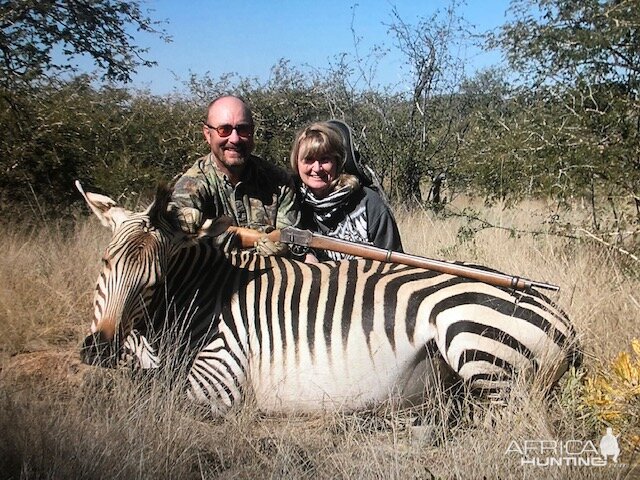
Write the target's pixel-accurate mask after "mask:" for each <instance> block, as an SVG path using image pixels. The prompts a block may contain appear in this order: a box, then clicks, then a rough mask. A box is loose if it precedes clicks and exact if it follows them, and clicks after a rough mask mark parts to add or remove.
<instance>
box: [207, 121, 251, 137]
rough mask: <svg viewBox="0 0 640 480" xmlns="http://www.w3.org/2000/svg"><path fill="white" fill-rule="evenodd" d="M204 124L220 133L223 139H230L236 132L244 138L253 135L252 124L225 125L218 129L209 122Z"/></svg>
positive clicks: (219, 126)
mask: <svg viewBox="0 0 640 480" xmlns="http://www.w3.org/2000/svg"><path fill="white" fill-rule="evenodd" d="M203 123H204V125H205V126H206V127H207V128H208V129H210V130H215V131H216V132H218V135H219V136H220V137H221V138H226V137H228V136H229V135H231V133H232V132H233V131H234V130H235V131H236V132H238V136H239V137H242V138H248V137H250V136H251V135H253V125H251V124H250V123H240V124H238V125H229V124H224V125H218V126H217V127H214V126H213V125H209V124H208V123H207V122H203Z"/></svg>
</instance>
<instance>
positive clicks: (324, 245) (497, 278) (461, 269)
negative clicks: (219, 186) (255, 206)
mask: <svg viewBox="0 0 640 480" xmlns="http://www.w3.org/2000/svg"><path fill="white" fill-rule="evenodd" d="M229 231H230V232H233V233H235V234H236V238H237V239H238V240H239V244H240V246H241V247H242V248H251V247H253V246H254V245H255V242H257V241H258V240H260V238H262V237H264V236H266V237H267V238H269V240H271V241H274V242H283V243H286V244H288V245H298V246H302V247H309V248H318V249H321V250H332V251H334V252H339V253H345V254H347V255H354V256H357V257H362V258H367V259H369V260H378V261H380V262H388V263H389V262H390V263H398V264H401V265H408V266H411V267H418V268H424V269H426V270H433V271H434V272H439V273H446V274H449V275H454V276H456V277H463V278H468V279H471V280H477V281H479V282H483V283H486V284H489V285H494V286H496V287H504V288H510V289H514V290H523V291H527V290H530V289H532V288H533V287H537V288H543V289H545V290H553V291H555V292H557V291H558V290H560V287H558V286H557V285H551V284H548V283H544V282H537V281H535V280H529V279H526V278H522V277H519V276H514V275H507V274H504V273H498V272H490V271H486V270H481V269H480V268H477V267H471V266H468V265H460V264H456V263H452V262H446V261H443V260H433V259H431V258H426V257H420V256H418V255H409V254H406V253H399V252H394V251H392V250H385V249H384V248H379V247H374V246H372V245H366V244H361V243H356V242H350V241H348V240H342V239H339V238H332V237H327V236H325V235H320V234H318V233H313V232H311V231H309V230H301V229H299V228H295V227H285V228H283V229H282V230H273V231H271V232H269V233H262V232H259V231H257V230H252V229H250V228H244V227H235V226H233V227H229Z"/></svg>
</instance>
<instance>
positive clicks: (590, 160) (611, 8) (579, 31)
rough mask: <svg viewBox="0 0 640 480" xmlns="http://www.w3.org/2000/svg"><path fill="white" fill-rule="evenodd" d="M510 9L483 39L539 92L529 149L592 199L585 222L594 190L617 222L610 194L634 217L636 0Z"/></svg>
mask: <svg viewBox="0 0 640 480" xmlns="http://www.w3.org/2000/svg"><path fill="white" fill-rule="evenodd" d="M511 10H512V13H513V15H514V17H515V18H514V20H512V21H510V22H508V23H506V24H505V25H504V26H503V27H502V28H501V29H500V31H499V32H498V33H497V34H495V35H492V36H491V37H490V39H489V40H490V42H489V46H490V47H499V48H501V49H502V50H503V51H504V52H505V54H506V58H507V60H508V61H509V64H510V66H511V67H512V68H513V69H514V70H515V71H516V72H519V73H520V74H521V79H520V85H521V87H522V89H521V91H522V92H523V93H524V92H535V95H536V96H537V97H538V98H541V99H542V98H544V102H541V103H539V104H538V107H539V108H536V109H532V110H531V113H532V115H533V116H532V117H530V119H531V121H530V122H528V125H529V127H533V126H535V127H534V128H532V129H531V134H532V136H531V138H536V139H538V141H537V145H535V146H534V147H535V151H536V155H537V156H538V157H539V158H541V159H548V160H551V159H555V160H557V163H556V165H555V167H556V168H558V170H556V171H555V173H557V175H558V179H559V180H561V182H559V185H560V186H561V187H562V188H563V189H564V191H565V192H570V194H573V195H575V194H580V195H586V196H588V197H590V198H591V201H592V205H594V221H593V227H594V228H596V229H597V228H600V226H601V225H600V223H599V221H598V219H597V217H596V212H595V205H596V202H595V197H596V196H600V197H602V198H606V199H608V201H609V203H610V205H611V207H612V209H613V212H614V213H615V216H616V219H617V220H616V222H618V215H617V213H616V208H617V206H616V202H620V201H621V200H622V201H621V202H620V203H625V202H626V201H627V200H629V199H633V200H634V201H635V208H636V216H637V219H640V100H639V97H638V92H639V89H640V0H514V1H512V4H511ZM545 105H546V106H548V108H545ZM550 109H552V110H553V115H548V113H549V112H550V111H551V110H550ZM536 116H537V118H536ZM539 166H540V167H541V168H546V169H547V170H549V171H551V170H550V169H551V167H552V165H551V164H546V165H544V164H541V165H539ZM626 203H628V202H626ZM636 221H637V220H636ZM620 226H621V225H620V224H618V225H616V227H620Z"/></svg>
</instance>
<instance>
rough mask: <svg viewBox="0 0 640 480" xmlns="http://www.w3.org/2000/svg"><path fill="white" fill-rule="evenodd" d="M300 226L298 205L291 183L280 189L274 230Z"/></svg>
mask: <svg viewBox="0 0 640 480" xmlns="http://www.w3.org/2000/svg"><path fill="white" fill-rule="evenodd" d="M299 224H300V204H299V202H298V195H296V190H295V186H294V184H293V181H289V182H288V183H286V184H285V185H283V186H282V187H280V198H279V202H278V215H277V217H276V228H277V229H281V228H283V227H297V226H298V225H299Z"/></svg>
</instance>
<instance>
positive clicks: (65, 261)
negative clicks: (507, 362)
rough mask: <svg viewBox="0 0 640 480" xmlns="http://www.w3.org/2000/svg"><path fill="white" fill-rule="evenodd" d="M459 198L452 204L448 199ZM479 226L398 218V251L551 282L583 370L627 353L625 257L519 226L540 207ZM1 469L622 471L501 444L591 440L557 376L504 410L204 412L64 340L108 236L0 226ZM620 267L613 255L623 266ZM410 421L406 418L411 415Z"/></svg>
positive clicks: (634, 320) (631, 302)
mask: <svg viewBox="0 0 640 480" xmlns="http://www.w3.org/2000/svg"><path fill="white" fill-rule="evenodd" d="M463 206H464V205H460V206H459V207H460V208H462V207H463ZM478 209H479V210H481V211H482V213H483V215H484V216H485V217H486V219H487V220H489V221H490V222H491V223H492V224H493V225H497V226H502V227H504V228H505V229H502V228H488V229H484V230H482V231H479V232H477V233H475V234H473V235H471V234H469V235H467V234H465V232H464V230H462V231H461V230H460V229H461V228H462V227H465V226H466V225H467V223H466V221H465V220H464V219H462V218H455V217H449V218H441V217H437V216H434V215H433V214H432V213H430V212H426V211H425V212H413V213H403V214H401V215H399V223H400V229H401V232H402V234H403V240H404V243H405V248H406V249H407V251H409V252H411V253H420V254H422V255H425V256H428V257H431V258H440V259H458V260H465V261H470V262H475V263H480V264H485V265H491V266H493V267H496V268H498V269H500V270H502V271H505V272H507V273H513V274H519V275H522V276H525V277H529V278H532V279H536V280H542V281H548V282H549V283H555V284H558V285H559V286H560V287H561V291H560V292H559V293H558V294H553V295H552V296H553V297H554V298H555V299H556V300H557V302H558V303H559V304H560V305H561V306H562V307H563V308H564V309H565V310H566V311H567V312H568V314H569V315H570V317H571V318H572V319H573V320H574V323H575V325H576V328H577V330H578V331H579V333H580V335H581V340H582V344H583V346H584V349H585V352H586V362H585V363H586V367H587V368H589V369H597V368H599V367H600V366H601V365H602V364H604V363H606V362H608V361H609V360H610V359H612V358H613V357H614V356H615V355H616V354H617V353H618V352H619V351H620V350H621V349H625V348H627V346H628V345H629V343H630V341H631V339H632V338H633V337H634V336H637V335H638V333H637V325H638V320H639V319H640V295H639V294H638V292H640V278H639V277H640V276H639V275H638V273H637V272H638V265H637V264H635V265H634V264H633V263H631V264H629V263H628V262H629V259H628V258H625V257H623V256H621V255H619V254H617V253H616V252H615V251H612V250H608V249H606V248H604V247H603V246H602V245H598V244H594V243H590V242H587V243H577V242H575V241H574V240H569V239H564V238H559V237H554V236H549V235H544V234H541V235H537V236H532V235H528V234H522V235H515V236H514V235H511V234H510V232H509V230H508V229H509V228H516V229H518V230H520V231H537V232H541V231H544V230H545V229H547V228H548V224H547V223H545V221H546V220H547V219H548V212H547V211H546V210H545V208H544V206H543V205H540V204H536V203H529V204H521V205H519V206H518V207H517V208H513V209H508V210H503V209H500V208H491V209H483V208H481V207H480V208H478ZM0 236H1V239H2V245H3V252H2V255H1V256H0V277H1V278H2V279H3V280H2V288H1V289H0V331H2V339H1V340H0V361H1V362H2V363H1V366H2V370H1V371H0V431H2V432H3V433H2V435H1V436H0V478H16V479H17V478H24V479H30V478H88V479H92V478H122V479H128V478H154V479H155V478H181V479H183V478H184V479H190V478H217V477H222V478H403V479H404V478H457V479H466V478H474V479H475V478H502V479H507V478H584V479H588V478H594V479H595V478H632V477H633V476H634V475H637V474H638V472H637V470H636V471H635V472H631V467H630V465H632V464H634V463H637V461H638V459H637V457H633V456H632V455H631V453H630V452H623V453H624V456H623V459H622V462H623V463H624V465H625V466H622V467H618V466H607V467H600V468H598V467H568V466H563V467H533V466H522V465H520V458H519V457H518V456H517V455H515V454H506V453H505V451H506V449H507V447H508V446H509V444H510V442H512V441H514V440H515V441H517V442H523V441H524V440H554V439H555V440H571V439H578V440H591V441H593V442H594V444H595V445H596V447H597V445H598V441H599V439H600V436H601V435H602V433H603V425H601V424H598V423H597V422H595V421H594V419H593V417H592V416H590V415H588V413H585V411H584V410H580V391H581V390H580V382H579V381H578V380H577V379H576V378H575V377H571V376H569V377H568V378H567V379H565V381H564V382H563V383H562V384H561V386H560V389H559V391H558V392H557V394H556V395H554V396H553V397H551V398H549V399H545V398H543V397H542V396H541V395H540V394H538V393H537V392H533V393H531V391H530V389H529V388H526V387H525V386H522V387H521V388H516V389H515V391H514V394H513V398H512V401H511V402H510V403H509V405H507V406H506V407H503V408H488V407H487V406H485V405H482V404H479V403H478V402H476V401H475V400H473V399H466V400H465V399H462V400H460V399H454V398H453V397H451V396H450V395H445V394H442V393H438V394H436V395H434V398H433V399H431V400H429V402H428V403H427V404H426V405H425V406H424V407H423V408H422V409H421V410H420V411H417V410H414V411H400V412H399V411H385V410H380V411H375V412H363V413H359V414H346V413H345V414H336V415H324V416H322V415H321V416H316V417H264V416H262V415H261V414H260V413H259V412H257V411H255V409H253V408H252V407H251V406H246V407H245V408H243V409H240V410H239V411H236V412H233V413H231V414H229V415H227V416H226V417H225V418H221V419H214V418H210V417H209V416H208V414H207V412H204V411H202V410H201V409H199V407H197V406H195V405H193V404H190V403H188V402H187V401H186V400H185V399H184V396H183V395H182V393H181V389H180V385H179V384H178V385H176V384H175V382H169V381H168V380H167V379H166V378H164V377H163V375H164V374H162V373H160V374H158V375H156V377H149V376H146V377H136V376H132V375H131V374H130V373H128V372H123V371H110V370H101V369H95V368H90V367H86V366H84V365H82V364H80V362H79V359H78V355H77V349H78V346H79V343H80V342H81V340H82V338H83V336H84V335H85V334H86V332H87V330H88V326H89V321H90V315H91V298H92V290H93V286H94V282H95V277H96V273H97V270H98V264H99V262H98V260H99V258H100V255H101V251H102V249H103V248H104V246H105V245H106V242H107V239H108V237H109V233H108V231H107V230H105V229H103V228H102V227H100V226H99V225H97V222H94V221H93V220H91V221H81V222H79V223H78V224H77V226H76V227H75V229H73V230H71V231H66V230H63V229H62V228H59V227H56V226H55V225H53V226H52V225H49V226H45V227H43V228H42V230H40V231H38V232H35V233H24V232H18V231H17V230H13V231H12V230H11V229H8V230H4V231H3V232H2V233H0ZM625 262H627V263H625ZM416 418H421V419H422V426H421V427H418V428H416V427H414V426H412V424H413V423H415V420H416Z"/></svg>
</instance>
